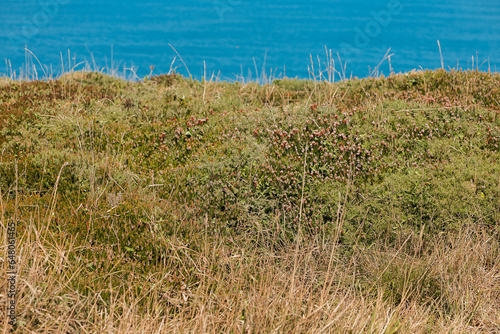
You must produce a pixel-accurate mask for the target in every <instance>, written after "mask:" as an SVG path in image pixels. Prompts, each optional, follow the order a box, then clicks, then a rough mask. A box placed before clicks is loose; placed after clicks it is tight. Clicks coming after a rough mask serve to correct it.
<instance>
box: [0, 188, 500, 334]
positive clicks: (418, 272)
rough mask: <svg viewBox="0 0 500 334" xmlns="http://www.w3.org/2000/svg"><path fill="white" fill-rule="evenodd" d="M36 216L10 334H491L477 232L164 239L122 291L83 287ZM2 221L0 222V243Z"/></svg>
mask: <svg viewBox="0 0 500 334" xmlns="http://www.w3.org/2000/svg"><path fill="white" fill-rule="evenodd" d="M54 197H56V196H54ZM17 202H18V203H19V204H18V205H21V206H22V205H23V200H22V199H21V198H19V199H18V200H17ZM2 203H3V204H2V205H3V208H5V203H6V199H5V198H4V199H3V201H2ZM38 209H39V210H37V212H38V215H36V214H35V215H32V217H31V218H30V219H29V221H27V222H26V225H25V226H26V228H25V229H23V230H19V231H18V233H19V235H18V240H17V259H18V263H17V267H18V271H19V275H18V280H17V293H18V304H17V316H18V320H19V322H18V326H17V330H16V332H18V333H76V332H89V333H90V332H91V333H103V332H111V333H169V332H175V333H226V332H227V333H234V332H244V333H262V332H266V333H268V332H269V333H285V332H296V333H329V332H333V333H396V332H398V333H429V332H435V333H473V332H478V333H479V332H483V333H494V332H500V251H499V249H500V248H499V235H498V234H495V233H490V232H488V231H487V229H486V228H484V227H481V226H467V227H464V228H463V229H461V230H460V231H458V232H457V233H456V234H443V235H438V236H433V237H431V238H427V237H425V236H424V235H423V234H420V235H419V234H414V233H412V234H408V235H400V236H399V237H400V238H399V240H398V241H397V242H396V243H394V242H392V243H385V242H384V240H381V241H380V243H379V244H377V245H374V246H372V247H370V248H367V247H366V246H362V245H358V246H356V247H354V250H353V251H347V250H346V249H344V248H343V246H342V245H341V244H339V243H337V242H335V239H332V240H330V241H324V240H319V239H318V240H304V241H303V242H302V243H301V244H300V245H296V244H291V245H285V246H284V247H282V248H281V249H278V248H274V249H273V247H262V245H263V243H265V241H266V240H265V239H266V237H265V236H255V235H252V236H251V235H239V236H234V237H230V238H229V239H227V238H228V237H227V236H226V237H222V236H217V235H212V236H209V234H207V235H205V236H203V242H202V243H201V245H200V246H199V247H193V246H191V245H188V244H185V243H184V242H183V241H182V240H181V239H180V238H175V237H173V238H169V239H163V240H162V242H163V243H164V245H163V246H164V247H166V248H169V249H170V254H171V256H170V258H168V259H166V261H165V262H164V263H163V264H162V265H161V266H159V267H158V269H157V271H151V272H150V274H149V275H141V274H136V273H134V272H132V273H131V274H130V275H128V278H127V279H123V273H122V272H120V271H114V270H113V268H112V266H111V268H110V270H109V271H108V274H106V277H89V276H87V275H82V273H83V272H84V267H85V266H84V264H83V263H82V262H80V257H79V249H78V247H77V246H76V244H75V241H74V238H72V237H68V238H61V236H60V234H59V233H57V232H54V231H53V230H51V229H49V228H47V224H46V221H44V220H45V219H46V218H45V217H46V216H45V215H44V212H43V209H40V208H38ZM12 218H13V217H7V214H6V213H5V210H2V231H3V233H5V230H6V229H5V224H6V222H7V221H9V219H12ZM206 223H207V224H208V222H206ZM337 223H338V224H340V223H341V222H337ZM2 237H3V238H6V235H5V234H4V235H3V236H2ZM389 244H390V246H389ZM259 246H261V247H259ZM5 251H6V247H5V246H3V247H2V253H4V254H5ZM2 261H3V260H2ZM174 263H177V264H179V263H180V266H181V267H183V268H181V270H179V271H176V272H174V270H172V268H173V267H175V266H174ZM2 267H5V266H2ZM190 273H191V274H192V275H190ZM183 275H184V276H185V277H183ZM193 277H196V278H197V279H196V280H193V279H192V278H193ZM97 281H98V282H100V283H99V284H100V285H96V284H95V282H97ZM173 281H175V282H181V286H173V285H170V286H169V285H168V284H165V283H168V282H173ZM106 282H107V284H106ZM1 284H2V285H1V288H0V289H1V290H0V291H2V294H1V295H0V300H1V304H2V307H1V312H2V313H3V312H5V302H6V294H5V291H6V282H5V280H2V281H1ZM82 284H83V285H86V286H88V287H90V288H91V292H90V293H89V292H86V293H84V292H83V291H78V289H75V286H79V285H82ZM165 287H167V288H165ZM1 318H2V319H5V316H4V314H2V315H1ZM9 328H10V326H9V325H8V324H7V322H6V321H4V322H3V324H2V332H3V333H7V332H9Z"/></svg>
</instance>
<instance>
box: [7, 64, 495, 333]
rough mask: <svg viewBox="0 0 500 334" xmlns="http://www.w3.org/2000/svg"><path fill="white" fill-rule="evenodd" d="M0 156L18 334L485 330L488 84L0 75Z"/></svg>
mask: <svg viewBox="0 0 500 334" xmlns="http://www.w3.org/2000/svg"><path fill="white" fill-rule="evenodd" d="M0 152H1V154H0V206H1V210H0V218H1V224H2V237H3V238H4V240H7V235H6V234H7V224H8V223H9V222H13V223H15V224H16V230H17V238H16V259H17V261H16V266H17V272H18V276H17V283H16V284H17V285H16V292H17V309H16V312H17V324H16V326H15V331H16V332H18V333H28V332H32V333H35V332H36V333H54V332H62V333H77V332H78V333H80V332H100V333H102V332H114V333H160V332H176V333H177V332H179V333H182V332H193V333H225V332H228V333H236V332H243V333H262V332H265V333H318V332H334V333H337V332H338V333H396V332H397V333H475V332H477V333H480V332H484V333H493V332H499V331H500V247H499V246H500V245H499V243H500V75H498V74H491V73H485V72H480V71H475V70H474V71H455V70H451V71H445V70H436V71H419V72H412V73H406V74H397V75H391V76H389V77H380V78H367V79H352V80H343V81H340V82H336V83H330V82H321V81H313V80H298V79H288V78H283V79H280V80H274V81H273V82H272V83H270V84H264V85H259V84H257V83H238V82H234V83H229V82H216V81H207V80H202V81H198V80H191V79H186V78H184V77H182V76H180V75H177V74H175V73H174V74H169V75H159V76H151V77H149V78H147V79H145V80H143V81H140V82H130V81H124V80H119V79H115V78H112V77H110V76H106V75H103V74H99V73H93V72H88V73H87V72H75V73H71V74H67V75H64V76H62V77H60V78H58V79H57V80H46V81H29V82H27V81H12V80H8V79H2V80H0ZM4 244H5V243H2V253H4V254H6V252H7V246H6V244H5V246H4ZM2 261H4V258H2ZM2 264H3V265H4V266H5V264H6V263H5V262H4V263H2ZM0 284H1V285H0V286H2V290H1V292H0V304H1V307H0V314H1V315H2V316H0V318H2V319H4V318H5V317H4V314H2V312H5V309H6V307H5V306H6V302H7V297H6V293H5V291H6V287H7V282H4V280H2V281H0ZM2 326H3V328H2V329H3V330H4V331H6V330H8V328H9V325H8V324H7V322H4V323H3V324H2Z"/></svg>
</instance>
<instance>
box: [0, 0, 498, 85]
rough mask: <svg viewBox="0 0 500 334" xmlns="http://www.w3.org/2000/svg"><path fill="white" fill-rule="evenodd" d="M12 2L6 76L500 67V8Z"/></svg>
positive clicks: (2, 15) (333, 0) (393, 3)
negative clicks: (27, 72)
mask: <svg viewBox="0 0 500 334" xmlns="http://www.w3.org/2000/svg"><path fill="white" fill-rule="evenodd" d="M0 1H1V0H0ZM1 3H2V5H3V6H2V10H1V11H0V57H1V58H2V60H3V59H5V60H6V61H5V62H2V63H3V64H2V63H0V73H3V74H7V73H9V71H12V70H16V69H19V68H21V67H22V66H24V65H25V63H26V59H27V58H30V57H31V58H32V61H33V64H34V65H35V66H37V67H40V64H43V65H44V66H45V70H46V71H50V72H52V73H54V74H57V72H58V71H61V70H62V69H64V70H65V71H67V70H68V69H71V68H73V67H74V68H75V69H79V68H83V66H84V64H85V63H86V64H90V65H91V66H92V67H93V68H97V69H102V68H108V69H109V68H111V69H118V68H119V69H122V70H123V69H124V68H125V69H126V70H125V71H126V72H127V71H128V72H130V73H136V74H137V76H138V77H143V76H145V75H148V74H150V73H151V68H152V67H151V66H154V70H153V74H160V73H166V72H168V71H170V70H171V69H176V71H177V72H179V73H182V74H183V75H189V74H191V75H192V76H193V77H196V78H201V77H202V76H204V75H206V76H207V77H209V76H211V75H214V76H218V78H219V79H223V80H236V79H238V78H240V79H241V78H245V79H258V78H260V79H262V78H263V77H267V78H269V77H283V76H285V75H286V76H288V77H299V78H309V77H311V76H312V75H315V76H318V73H319V72H320V68H321V70H324V69H325V68H326V67H327V66H328V65H330V66H331V67H333V65H334V66H335V69H336V71H337V72H338V73H336V76H337V78H338V77H339V76H341V75H345V76H347V77H350V76H358V77H366V76H369V75H370V74H374V73H378V74H380V73H382V74H385V75H387V74H389V73H390V72H391V71H393V72H396V73H397V72H403V71H410V70H412V69H420V68H424V69H435V68H441V67H445V68H447V69H448V68H457V67H458V68H463V69H467V68H478V67H479V69H481V70H485V71H487V70H488V69H490V70H492V71H497V70H500V52H499V51H500V1H499V0H477V1H465V0H442V1H430V0H385V1H381V0H357V1H356V0H354V1H347V0H330V1H324V0H309V1H297V0H287V1H272V0H268V1H262V0H252V1H247V0H199V1H192V0H185V1H149V0H145V1H131V0H121V1H117V0H107V1H96V0H85V1H83V0H26V1H11V0H3V1H1ZM437 41H439V45H438V42H437ZM25 48H27V49H29V51H30V52H28V51H26V50H25ZM440 49H441V51H440ZM388 50H390V51H389V53H387V52H388ZM330 52H331V55H332V58H330ZM32 54H33V55H36V57H37V59H38V60H33V56H32ZM389 55H390V62H389V57H388V56H389ZM27 56H29V57H27ZM384 56H386V57H385V59H384ZM181 58H182V60H181ZM311 60H312V64H311ZM38 61H39V62H40V64H39V63H38ZM379 64H380V65H379ZM377 65H379V66H378V67H377ZM313 67H314V69H313ZM341 68H342V69H345V72H344V71H343V70H341ZM127 69H128V70H127ZM377 69H378V71H376V70H377ZM374 70H375V71H374ZM37 71H38V72H40V73H41V72H42V70H41V68H38V69H37ZM263 73H266V75H265V76H264V75H263ZM313 73H314V74H313Z"/></svg>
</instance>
